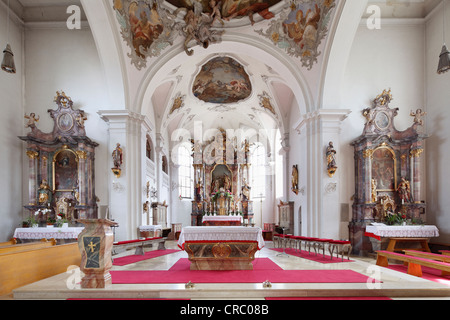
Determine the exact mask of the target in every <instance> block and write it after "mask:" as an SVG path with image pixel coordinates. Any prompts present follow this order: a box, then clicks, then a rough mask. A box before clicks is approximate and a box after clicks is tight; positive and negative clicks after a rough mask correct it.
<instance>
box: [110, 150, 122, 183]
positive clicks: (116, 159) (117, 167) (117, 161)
mask: <svg viewBox="0 0 450 320" xmlns="http://www.w3.org/2000/svg"><path fill="white" fill-rule="evenodd" d="M112 158H113V163H114V167H113V168H111V170H112V172H113V173H114V175H115V176H116V177H117V178H119V177H120V175H121V173H122V168H121V167H122V161H123V151H122V148H121V147H120V143H118V144H117V145H116V148H115V149H114V151H113V152H112Z"/></svg>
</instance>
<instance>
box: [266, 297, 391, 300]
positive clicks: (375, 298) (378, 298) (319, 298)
mask: <svg viewBox="0 0 450 320" xmlns="http://www.w3.org/2000/svg"><path fill="white" fill-rule="evenodd" d="M265 299H266V300H392V299H391V298H388V297H287V298H278V297H277V298H269V297H267V298H265Z"/></svg>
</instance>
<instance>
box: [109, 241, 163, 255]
mask: <svg viewBox="0 0 450 320" xmlns="http://www.w3.org/2000/svg"><path fill="white" fill-rule="evenodd" d="M166 239H167V238H163V237H154V238H145V239H135V240H126V241H119V242H114V243H113V250H112V254H113V255H116V254H118V253H120V252H121V251H125V250H129V249H133V248H135V249H136V250H135V252H134V254H139V255H144V246H147V245H153V244H156V243H157V244H158V250H166V247H165V242H166Z"/></svg>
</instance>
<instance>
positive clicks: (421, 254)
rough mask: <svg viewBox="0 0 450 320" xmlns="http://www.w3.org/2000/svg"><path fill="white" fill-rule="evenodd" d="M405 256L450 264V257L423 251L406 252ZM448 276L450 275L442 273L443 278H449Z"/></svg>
mask: <svg viewBox="0 0 450 320" xmlns="http://www.w3.org/2000/svg"><path fill="white" fill-rule="evenodd" d="M405 254H407V255H409V256H414V257H420V258H425V259H430V260H437V261H442V262H445V263H450V256H447V255H442V254H437V253H431V252H422V251H417V250H405ZM448 275H450V273H449V272H446V271H442V276H448Z"/></svg>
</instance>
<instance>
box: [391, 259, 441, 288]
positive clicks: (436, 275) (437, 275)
mask: <svg viewBox="0 0 450 320" xmlns="http://www.w3.org/2000/svg"><path fill="white" fill-rule="evenodd" d="M388 268H389V269H392V270H395V271H400V272H403V273H408V267H407V266H404V265H396V264H392V265H389V267H388ZM441 272H442V271H441V270H437V269H433V268H428V267H424V266H422V279H426V280H430V281H434V282H439V283H442V284H446V285H448V286H450V276H442V275H441V274H442V273H441Z"/></svg>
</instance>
